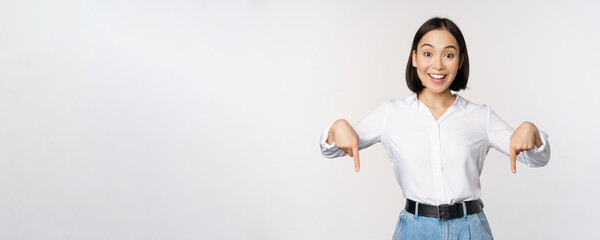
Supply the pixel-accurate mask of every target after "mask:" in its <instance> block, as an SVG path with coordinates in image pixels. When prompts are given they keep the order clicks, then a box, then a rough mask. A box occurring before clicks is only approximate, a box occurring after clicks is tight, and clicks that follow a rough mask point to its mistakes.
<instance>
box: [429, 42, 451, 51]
mask: <svg viewBox="0 0 600 240" xmlns="http://www.w3.org/2000/svg"><path fill="white" fill-rule="evenodd" d="M425 46H430V47H433V45H431V44H429V43H425V44H423V45H421V48H423V47H425ZM445 48H454V50H456V51H458V48H456V47H455V46H454V45H448V46H446V47H445Z"/></svg>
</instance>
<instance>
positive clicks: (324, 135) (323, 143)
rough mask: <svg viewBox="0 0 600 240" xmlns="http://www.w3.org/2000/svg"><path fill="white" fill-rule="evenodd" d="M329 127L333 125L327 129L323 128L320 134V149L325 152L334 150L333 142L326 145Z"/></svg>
mask: <svg viewBox="0 0 600 240" xmlns="http://www.w3.org/2000/svg"><path fill="white" fill-rule="evenodd" d="M331 126H333V123H332V124H331V125H329V127H327V128H325V129H324V130H323V133H322V134H321V148H323V149H326V150H328V149H332V148H336V146H335V142H333V143H331V144H328V143H327V138H328V137H329V129H331Z"/></svg>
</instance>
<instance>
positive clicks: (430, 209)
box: [404, 199, 483, 221]
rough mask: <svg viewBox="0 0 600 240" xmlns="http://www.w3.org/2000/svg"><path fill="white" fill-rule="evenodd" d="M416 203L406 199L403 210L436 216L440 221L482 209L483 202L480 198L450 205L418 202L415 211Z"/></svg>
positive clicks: (415, 213)
mask: <svg viewBox="0 0 600 240" xmlns="http://www.w3.org/2000/svg"><path fill="white" fill-rule="evenodd" d="M416 205H417V202H415V201H413V200H410V199H406V207H404V210H406V211H407V212H409V213H412V214H414V215H417V216H423V217H432V218H437V219H439V220H440V221H444V220H450V219H454V218H460V217H464V216H465V213H466V215H470V214H473V213H478V212H480V211H481V210H483V202H482V201H481V199H477V200H473V201H466V202H464V205H463V202H459V203H455V204H452V205H448V204H444V205H439V206H433V205H427V204H423V203H419V204H418V205H419V207H418V209H417V210H418V211H415V206H416ZM463 206H465V207H466V209H464V208H463ZM465 210H466V211H465Z"/></svg>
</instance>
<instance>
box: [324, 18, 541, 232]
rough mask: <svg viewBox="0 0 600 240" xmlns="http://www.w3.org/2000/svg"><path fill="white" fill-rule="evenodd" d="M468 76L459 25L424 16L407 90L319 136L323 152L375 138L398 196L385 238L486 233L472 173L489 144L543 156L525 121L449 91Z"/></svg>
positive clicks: (524, 158)
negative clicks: (401, 205) (516, 122)
mask: <svg viewBox="0 0 600 240" xmlns="http://www.w3.org/2000/svg"><path fill="white" fill-rule="evenodd" d="M468 78H469V56H468V52H467V46H466V43H465V39H464V37H463V35H462V32H461V31H460V29H459V28H458V26H457V25H456V24H454V23H453V22H452V21H450V20H449V19H446V18H432V19H429V20H428V21H427V22H425V23H424V24H423V25H422V26H421V27H420V28H419V30H418V31H417V33H416V34H415V37H414V39H413V43H412V47H411V52H410V55H409V58H408V63H407V67H406V82H407V85H408V88H409V89H410V90H411V91H412V92H413V93H412V94H410V95H409V96H406V97H404V98H396V99H391V100H388V101H386V102H384V103H383V104H381V105H380V106H379V107H378V108H376V109H375V110H374V111H372V112H371V113H370V114H368V115H367V116H366V117H365V118H363V119H362V120H360V121H359V122H357V123H356V124H354V125H351V124H349V123H348V122H347V121H346V120H344V119H340V120H337V121H335V122H334V123H333V124H332V125H331V126H330V127H328V128H326V129H325V130H324V131H323V133H322V136H321V142H320V147H321V152H322V154H323V155H324V156H325V157H327V158H335V157H340V156H346V155H349V156H350V157H352V158H354V164H355V171H356V172H358V171H359V169H360V158H359V150H362V149H364V148H367V147H369V146H371V145H373V144H375V143H378V142H380V143H382V145H383V146H384V148H385V149H386V152H387V153H388V156H389V158H390V159H389V160H390V163H391V165H392V168H393V170H394V173H395V176H396V180H397V182H398V184H399V185H400V187H401V188H402V192H403V194H404V197H405V198H406V199H407V200H406V206H405V209H404V210H402V212H401V213H400V216H399V218H398V222H397V224H396V229H395V231H394V234H393V239H493V235H492V232H491V229H490V226H489V224H488V221H487V218H486V216H485V213H484V211H483V202H482V201H481V199H480V197H481V188H480V180H479V176H480V174H481V170H482V168H483V163H484V161H485V156H486V154H487V152H488V151H489V149H490V148H495V149H497V150H498V151H500V152H502V153H504V154H505V155H507V156H510V166H511V171H512V172H513V173H515V172H516V162H517V161H519V162H522V163H524V164H526V165H527V166H529V167H541V166H545V165H546V164H547V163H548V161H549V159H550V146H549V142H548V135H547V134H546V133H545V132H543V131H542V130H540V129H538V128H537V126H536V125H534V124H533V123H531V122H523V123H522V124H521V125H520V126H518V127H517V128H516V129H514V130H513V128H512V127H511V126H509V125H508V124H507V123H506V122H505V121H503V120H502V119H501V118H500V117H499V116H498V115H496V113H495V112H494V111H493V110H492V109H491V108H490V107H489V106H487V105H485V104H476V103H472V102H470V101H468V100H466V99H464V98H463V97H461V96H460V95H458V94H457V93H453V92H458V91H460V90H464V89H465V88H466V86H467V82H468Z"/></svg>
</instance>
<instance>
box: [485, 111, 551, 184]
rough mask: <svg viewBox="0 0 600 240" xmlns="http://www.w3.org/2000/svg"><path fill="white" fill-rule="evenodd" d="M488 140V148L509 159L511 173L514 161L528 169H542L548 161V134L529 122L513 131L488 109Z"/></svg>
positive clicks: (513, 170) (513, 168) (514, 168)
mask: <svg viewBox="0 0 600 240" xmlns="http://www.w3.org/2000/svg"><path fill="white" fill-rule="evenodd" d="M487 128H488V140H489V144H490V147H493V148H495V149H497V150H498V151H500V152H502V153H503V154H505V155H507V156H510V157H511V169H512V172H513V173H514V172H516V166H515V165H516V161H517V160H518V161H519V162H522V163H524V164H525V165H527V166H529V167H542V166H545V165H546V164H548V161H549V160H550V144H549V142H548V134H546V133H545V132H544V131H542V130H540V129H538V128H537V126H535V125H534V124H533V123H531V122H524V123H523V124H521V125H520V126H519V127H518V128H517V129H516V130H514V131H513V129H512V127H510V126H509V125H508V124H507V123H506V122H504V120H502V119H501V118H500V117H498V115H496V113H495V112H494V111H493V110H492V109H491V108H489V107H488V127H487ZM521 153H522V154H521Z"/></svg>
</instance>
